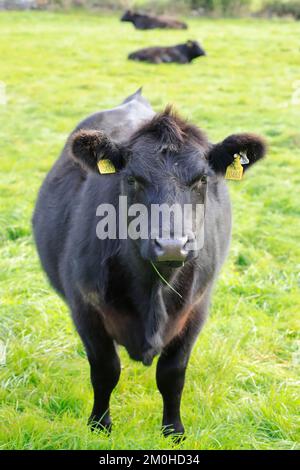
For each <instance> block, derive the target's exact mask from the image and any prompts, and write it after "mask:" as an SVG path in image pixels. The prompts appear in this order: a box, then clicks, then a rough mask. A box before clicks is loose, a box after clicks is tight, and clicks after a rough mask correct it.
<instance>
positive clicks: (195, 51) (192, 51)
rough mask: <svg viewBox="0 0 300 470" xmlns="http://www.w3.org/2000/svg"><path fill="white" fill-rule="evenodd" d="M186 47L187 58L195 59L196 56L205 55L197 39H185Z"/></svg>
mask: <svg viewBox="0 0 300 470" xmlns="http://www.w3.org/2000/svg"><path fill="white" fill-rule="evenodd" d="M186 48H187V49H186V50H187V53H188V57H189V59H196V57H201V56H203V55H206V52H205V50H204V49H203V47H202V46H201V44H199V42H198V41H187V42H186Z"/></svg>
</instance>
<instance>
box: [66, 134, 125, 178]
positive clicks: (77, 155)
mask: <svg viewBox="0 0 300 470" xmlns="http://www.w3.org/2000/svg"><path fill="white" fill-rule="evenodd" d="M71 156H72V157H73V158H74V160H75V161H76V162H78V163H80V165H81V166H82V167H83V168H84V169H85V170H92V171H95V172H97V173H98V172H99V169H98V162H99V160H101V159H107V160H110V161H111V163H112V164H113V166H114V167H115V169H116V170H120V169H121V168H123V167H124V166H125V164H126V161H127V151H126V148H125V147H122V146H120V145H118V144H116V143H114V142H113V141H112V140H110V138H109V137H107V135H106V134H104V133H103V132H101V131H96V130H80V131H78V132H76V133H75V134H74V135H73V137H72V139H71Z"/></svg>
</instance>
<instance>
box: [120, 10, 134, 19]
mask: <svg viewBox="0 0 300 470" xmlns="http://www.w3.org/2000/svg"><path fill="white" fill-rule="evenodd" d="M134 16H135V15H134V13H133V11H132V10H127V11H125V13H124V15H123V16H122V17H121V21H132V20H133V19H134Z"/></svg>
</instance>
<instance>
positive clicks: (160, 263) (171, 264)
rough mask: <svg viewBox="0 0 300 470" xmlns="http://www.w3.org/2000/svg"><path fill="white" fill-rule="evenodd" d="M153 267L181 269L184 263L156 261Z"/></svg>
mask: <svg viewBox="0 0 300 470" xmlns="http://www.w3.org/2000/svg"><path fill="white" fill-rule="evenodd" d="M155 265H156V266H157V267H158V268H160V267H161V268H164V267H166V268H181V267H182V266H184V261H179V260H173V261H156V263H155Z"/></svg>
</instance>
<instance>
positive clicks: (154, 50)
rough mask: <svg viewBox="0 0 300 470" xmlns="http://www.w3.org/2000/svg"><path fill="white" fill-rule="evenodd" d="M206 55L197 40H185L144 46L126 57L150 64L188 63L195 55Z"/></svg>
mask: <svg viewBox="0 0 300 470" xmlns="http://www.w3.org/2000/svg"><path fill="white" fill-rule="evenodd" d="M204 55H206V52H205V50H204V49H203V47H202V46H201V45H200V44H199V42H197V41H187V42H186V43H185V44H178V45H177V46H170V47H146V48H145V49H139V50H138V51H135V52H132V53H131V54H129V55H128V59H130V60H137V61H142V62H150V63H152V64H161V63H171V62H177V63H178V64H188V63H190V62H192V60H194V59H196V58H197V57H201V56H204Z"/></svg>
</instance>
